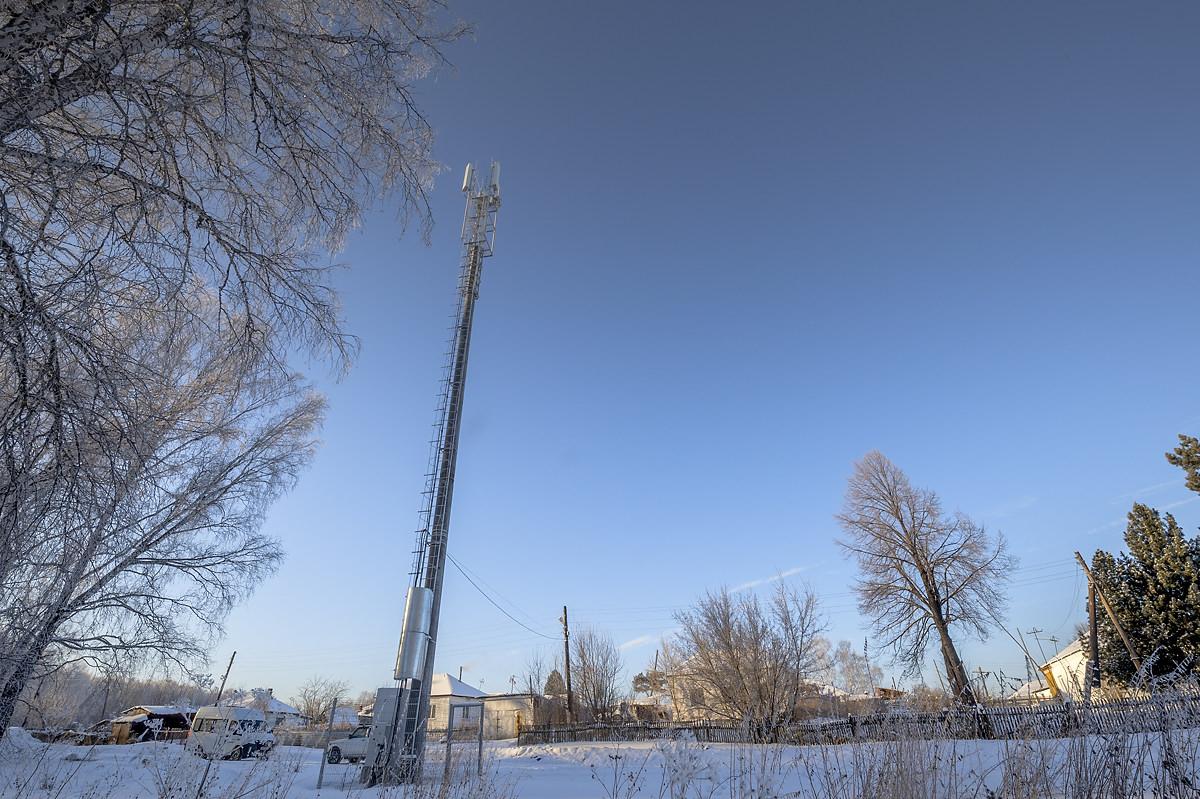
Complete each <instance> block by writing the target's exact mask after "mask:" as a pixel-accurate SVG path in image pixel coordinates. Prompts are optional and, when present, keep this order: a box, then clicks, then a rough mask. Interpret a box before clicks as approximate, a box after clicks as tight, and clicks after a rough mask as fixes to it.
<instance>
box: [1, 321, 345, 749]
mask: <svg viewBox="0 0 1200 799" xmlns="http://www.w3.org/2000/svg"><path fill="white" fill-rule="evenodd" d="M128 329H129V335H130V337H131V339H132V340H131V341H128V342H125V344H124V347H125V351H126V352H129V353H130V354H131V356H134V357H136V359H137V361H138V365H139V368H137V369H134V368H133V367H129V369H128V371H129V372H130V373H136V374H137V375H138V380H137V382H136V383H135V384H133V385H130V386H115V387H111V388H112V391H110V393H109V394H108V403H109V404H108V406H107V407H108V408H109V409H111V410H112V412H113V413H112V415H113V417H114V418H113V424H112V427H111V430H109V431H105V434H104V435H100V434H99V433H100V431H95V430H93V431H92V432H93V433H94V435H93V436H92V437H90V438H86V439H85V438H80V439H78V440H75V441H74V442H73V443H72V447H73V451H74V452H75V453H76V455H77V457H78V460H77V461H76V462H74V463H72V464H70V468H69V469H67V468H64V467H65V464H64V463H63V462H62V461H61V460H58V459H54V458H47V459H45V463H44V466H43V468H44V470H46V471H48V472H50V474H44V475H43V474H42V473H41V469H39V470H35V471H34V472H33V475H34V477H35V478H37V479H38V480H39V481H40V482H43V483H45V484H46V485H47V488H46V490H45V493H47V494H50V495H51V496H50V497H49V498H48V500H47V501H45V502H41V503H38V510H39V511H40V515H37V516H33V515H32V514H30V515H29V516H27V517H26V518H24V519H23V523H22V526H21V527H20V528H19V535H18V536H16V537H15V538H14V539H10V540H11V541H12V544H13V546H12V547H11V549H10V551H9V554H8V557H6V558H5V559H4V563H3V566H2V567H0V569H2V570H3V572H4V574H3V580H2V581H0V585H2V586H3V587H2V588H0V727H3V725H4V724H5V722H6V721H7V720H8V718H9V716H10V715H11V713H12V711H13V700H15V698H16V697H17V696H19V695H20V693H21V691H22V688H23V687H24V685H25V683H26V682H27V681H28V680H29V679H30V678H31V677H33V676H35V674H36V671H37V669H38V668H41V669H42V670H45V669H47V668H54V667H56V666H60V665H62V664H66V663H72V662H79V661H83V662H87V663H91V664H92V665H97V666H103V665H111V664H113V663H114V662H115V661H117V660H119V659H122V658H128V657H130V656H131V655H137V654H141V653H145V652H147V651H152V652H155V653H158V655H160V656H161V657H162V658H165V659H167V660H169V661H172V662H174V663H176V664H178V665H179V666H180V667H184V668H186V667H187V666H188V665H190V664H191V663H195V662H201V661H203V656H204V654H205V651H206V649H207V648H208V644H209V642H210V641H211V640H212V637H213V636H214V635H215V634H216V633H217V632H218V631H219V629H220V622H221V620H222V619H223V618H224V616H225V614H226V613H227V612H228V610H229V609H230V607H231V606H232V605H233V604H234V603H235V602H236V601H237V600H238V599H240V598H241V597H242V596H244V595H245V594H246V593H247V592H248V591H249V590H250V589H251V588H252V587H253V585H254V584H255V583H256V582H257V581H258V580H259V579H260V578H261V577H262V576H263V575H264V574H267V573H269V572H270V571H271V570H273V569H274V568H275V566H276V564H277V563H278V561H279V558H280V551H279V548H278V545H277V544H276V542H275V541H273V540H272V539H270V538H267V537H265V536H263V535H261V534H260V533H259V532H258V530H259V526H260V523H261V518H262V514H263V512H264V511H265V509H266V508H267V507H268V506H269V504H270V502H271V501H272V500H273V499H274V498H275V497H276V496H278V495H279V493H280V492H282V491H284V490H285V489H286V488H288V487H289V486H290V484H291V482H292V480H293V479H294V477H295V474H296V473H297V471H298V470H299V468H300V467H301V466H303V465H304V464H305V463H306V462H307V460H308V459H309V457H310V456H311V451H312V446H313V439H312V436H313V434H314V432H315V429H316V426H317V424H318V422H319V420H320V415H321V411H322V406H323V403H322V400H321V399H320V398H319V397H317V396H315V395H313V394H311V393H310V392H308V391H307V390H306V389H305V388H304V386H303V385H302V384H301V383H300V382H299V381H298V380H297V379H296V378H295V377H293V376H291V375H288V374H286V373H283V372H280V371H279V370H278V369H276V368H275V367H274V365H272V364H269V363H268V362H267V361H266V360H265V354H255V353H254V352H253V351H252V350H240V351H238V352H239V354H238V355H236V356H234V355H230V353H229V349H228V347H226V346H222V343H221V341H220V340H219V339H212V338H211V337H210V336H209V335H208V334H207V333H206V332H202V331H197V330H190V329H189V326H184V327H180V328H178V329H174V330H160V329H158V328H155V327H154V326H153V318H151V319H146V320H144V323H143V324H142V325H134V324H132V323H131V324H130V325H129V327H128ZM81 383H82V384H83V385H84V386H85V387H86V389H87V390H94V389H95V388H96V386H95V384H94V383H89V382H87V381H82V380H81ZM97 404H98V403H97ZM133 422H136V423H137V424H136V425H134V424H132V423H133ZM64 427H67V426H64ZM67 429H70V428H69V427H67ZM73 432H78V431H73ZM29 443H31V442H25V444H26V445H28V444H29ZM54 472H59V473H61V476H60V477H59V481H60V483H61V484H62V486H61V487H60V486H55V485H54ZM62 487H65V488H66V489H69V490H67V491H65V493H64V494H63V495H62V496H57V495H56V492H58V491H60V490H62ZM20 510H21V511H22V513H24V511H25V510H26V508H24V507H22V508H20ZM10 529H11V528H10Z"/></svg>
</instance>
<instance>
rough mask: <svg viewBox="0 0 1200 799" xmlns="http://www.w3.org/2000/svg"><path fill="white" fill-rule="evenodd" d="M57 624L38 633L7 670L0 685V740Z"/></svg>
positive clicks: (47, 626) (50, 625) (49, 625)
mask: <svg viewBox="0 0 1200 799" xmlns="http://www.w3.org/2000/svg"><path fill="white" fill-rule="evenodd" d="M58 624H59V622H57V621H55V622H54V623H53V624H46V625H45V626H44V627H43V628H42V629H41V631H39V632H38V634H37V635H36V636H35V637H34V639H33V641H32V642H31V645H30V646H29V647H28V648H27V649H26V650H25V652H24V654H22V655H19V656H18V657H16V658H15V660H16V663H15V665H14V666H13V668H12V669H10V670H9V672H8V675H7V677H6V678H5V681H4V683H3V685H0V739H2V738H3V737H4V733H5V732H7V731H8V725H9V723H10V722H11V721H12V717H13V714H14V713H16V711H17V699H18V698H19V697H20V696H21V692H22V691H24V690H25V686H26V685H28V684H29V678H30V676H31V675H32V674H33V667H34V666H36V665H37V662H38V660H39V659H40V658H41V656H42V653H43V652H45V651H46V647H47V646H49V645H50V641H51V640H52V639H53V638H54V631H55V630H57V629H58Z"/></svg>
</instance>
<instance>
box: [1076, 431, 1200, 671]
mask: <svg viewBox="0 0 1200 799" xmlns="http://www.w3.org/2000/svg"><path fill="white" fill-rule="evenodd" d="M1179 440H1180V445H1179V446H1178V447H1177V448H1176V449H1175V450H1174V451H1173V452H1169V453H1167V460H1168V461H1169V462H1170V463H1172V464H1173V465H1175V466H1179V467H1180V468H1181V469H1183V470H1184V471H1185V472H1186V473H1187V487H1188V488H1190V489H1191V490H1193V491H1196V492H1198V493H1200V441H1198V440H1197V439H1195V438H1192V437H1190V436H1180V437H1179ZM1125 544H1126V546H1127V547H1128V549H1129V551H1128V553H1125V552H1122V553H1119V554H1117V555H1116V556H1114V555H1112V554H1110V553H1108V552H1104V551H1103V550H1097V551H1096V554H1095V556H1094V557H1093V558H1092V572H1093V573H1094V574H1095V576H1096V581H1097V584H1098V585H1099V586H1100V589H1101V590H1102V591H1103V592H1104V595H1105V597H1107V599H1108V601H1109V604H1110V605H1112V608H1113V612H1114V613H1115V614H1116V616H1117V618H1118V619H1119V620H1120V622H1121V626H1122V627H1123V628H1124V629H1125V633H1126V635H1127V636H1128V638H1129V643H1130V645H1131V646H1132V647H1133V650H1134V652H1135V653H1136V654H1137V656H1138V658H1139V659H1140V660H1143V661H1144V660H1146V659H1147V658H1149V657H1150V656H1151V654H1152V653H1155V652H1157V656H1156V659H1155V662H1154V663H1153V665H1152V667H1151V673H1152V674H1166V673H1168V672H1170V671H1172V670H1174V669H1176V668H1179V667H1181V666H1182V667H1184V668H1186V669H1187V670H1196V663H1195V662H1194V661H1196V660H1197V659H1200V537H1196V538H1191V539H1189V538H1186V537H1185V536H1184V533H1183V530H1182V529H1181V528H1180V527H1179V525H1178V523H1177V522H1176V521H1175V517H1174V516H1172V515H1171V514H1169V513H1168V514H1165V515H1163V514H1160V513H1159V512H1158V511H1156V510H1155V509H1153V508H1150V507H1147V506H1145V505H1142V504H1140V503H1137V504H1135V505H1134V506H1133V510H1131V511H1130V512H1129V523H1128V526H1127V528H1126V530H1125ZM1098 626H1099V632H1100V642H1099V643H1100V664H1101V670H1102V671H1103V673H1104V675H1105V676H1106V677H1107V678H1109V679H1113V680H1116V681H1118V682H1125V683H1127V682H1129V681H1130V680H1131V679H1132V678H1133V676H1134V673H1135V671H1136V669H1135V667H1134V664H1133V661H1132V659H1131V658H1130V657H1129V653H1128V652H1127V651H1126V649H1125V644H1124V643H1123V642H1122V641H1121V638H1120V636H1119V634H1118V633H1117V630H1116V628H1115V627H1114V626H1113V624H1112V622H1111V621H1110V620H1109V618H1108V615H1107V614H1104V613H1102V614H1101V616H1100V618H1099V620H1098ZM1084 643H1085V644H1086V638H1085V640H1084Z"/></svg>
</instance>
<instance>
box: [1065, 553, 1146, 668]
mask: <svg viewBox="0 0 1200 799" xmlns="http://www.w3.org/2000/svg"><path fill="white" fill-rule="evenodd" d="M1075 560H1077V561H1079V565H1080V566H1082V567H1083V573H1084V574H1086V575H1087V578H1088V586H1089V587H1091V588H1094V589H1095V590H1096V596H1098V597H1099V598H1100V604H1101V605H1104V612H1105V613H1107V614H1108V618H1109V620H1110V621H1111V622H1112V623H1113V627H1116V628H1117V635H1119V636H1121V642H1122V643H1123V644H1125V651H1126V652H1128V653H1129V659H1130V660H1132V661H1133V667H1134V668H1135V669H1137V670H1138V671H1141V669H1142V662H1141V661H1140V660H1138V656H1137V655H1135V654H1134V653H1133V645H1132V644H1130V643H1129V636H1127V635H1126V634H1125V628H1124V627H1122V626H1121V622H1119V621H1117V614H1116V613H1114V612H1113V609H1112V605H1110V604H1108V598H1107V597H1105V596H1104V592H1103V591H1101V590H1100V586H1098V585H1096V580H1095V578H1094V577H1092V570H1091V569H1089V568H1088V565H1087V561H1085V560H1084V559H1083V555H1080V554H1079V553H1078V552H1076V553H1075ZM1093 629H1095V627H1093ZM1094 634H1095V633H1093V635H1094ZM1093 646H1094V644H1093Z"/></svg>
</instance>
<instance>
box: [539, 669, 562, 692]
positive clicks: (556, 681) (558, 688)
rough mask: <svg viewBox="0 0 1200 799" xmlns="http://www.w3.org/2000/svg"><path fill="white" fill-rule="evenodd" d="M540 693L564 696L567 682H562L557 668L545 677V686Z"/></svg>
mask: <svg viewBox="0 0 1200 799" xmlns="http://www.w3.org/2000/svg"><path fill="white" fill-rule="evenodd" d="M542 693H544V694H545V695H546V696H566V695H567V684H566V683H565V682H563V678H562V675H561V674H559V672H558V669H554V670H552V671H551V672H550V676H548V677H547V678H546V686H545V688H543V689H542Z"/></svg>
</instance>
